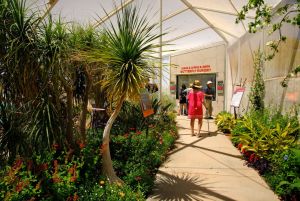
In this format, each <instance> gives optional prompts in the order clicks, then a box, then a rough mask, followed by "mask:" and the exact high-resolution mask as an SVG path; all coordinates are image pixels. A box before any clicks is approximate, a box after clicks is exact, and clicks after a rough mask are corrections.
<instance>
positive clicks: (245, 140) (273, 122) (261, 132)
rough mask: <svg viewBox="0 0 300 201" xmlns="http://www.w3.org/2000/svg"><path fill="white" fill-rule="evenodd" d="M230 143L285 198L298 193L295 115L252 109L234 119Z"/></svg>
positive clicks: (299, 175)
mask: <svg viewBox="0 0 300 201" xmlns="http://www.w3.org/2000/svg"><path fill="white" fill-rule="evenodd" d="M232 133H233V138H232V140H233V143H234V144H235V145H238V148H239V149H241V151H242V153H243V154H244V156H245V158H246V159H247V160H248V164H249V165H251V166H253V167H255V168H256V169H258V170H259V172H260V173H261V174H263V176H264V177H265V178H266V181H267V182H268V183H269V185H270V186H271V188H272V189H273V190H274V191H275V192H276V193H277V194H278V195H280V196H281V197H282V199H284V200H292V199H293V197H297V196H299V193H300V188H299V178H300V152H299V144H298V140H299V136H300V125H299V121H298V119H297V114H296V115H295V116H291V114H289V115H282V114H280V113H278V112H277V111H271V110H267V109H265V110H263V111H252V112H250V113H249V114H247V115H245V116H244V117H243V118H242V119H239V120H238V121H237V124H236V126H235V128H234V129H233V132H232Z"/></svg>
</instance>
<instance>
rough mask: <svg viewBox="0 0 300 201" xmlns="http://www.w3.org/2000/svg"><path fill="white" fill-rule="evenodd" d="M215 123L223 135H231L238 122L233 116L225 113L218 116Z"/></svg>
mask: <svg viewBox="0 0 300 201" xmlns="http://www.w3.org/2000/svg"><path fill="white" fill-rule="evenodd" d="M215 123H216V125H217V127H218V130H220V131H222V132H223V133H231V132H232V129H233V128H234V126H235V124H236V120H235V119H234V116H233V115H232V114H230V113H229V112H226V111H223V112H220V113H219V114H217V116H216V119H215Z"/></svg>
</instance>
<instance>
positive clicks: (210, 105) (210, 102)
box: [208, 100, 213, 117]
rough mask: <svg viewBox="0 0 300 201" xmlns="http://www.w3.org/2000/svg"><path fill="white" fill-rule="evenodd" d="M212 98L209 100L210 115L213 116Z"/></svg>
mask: <svg viewBox="0 0 300 201" xmlns="http://www.w3.org/2000/svg"><path fill="white" fill-rule="evenodd" d="M212 110H213V108H212V100H208V115H209V116H208V117H211V116H212Z"/></svg>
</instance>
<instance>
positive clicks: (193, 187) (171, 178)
mask: <svg viewBox="0 0 300 201" xmlns="http://www.w3.org/2000/svg"><path fill="white" fill-rule="evenodd" d="M158 173H159V174H160V178H158V180H157V185H156V187H157V188H155V189H154V190H153V194H152V198H154V199H156V200H165V201H181V200H185V201H192V200H196V201H201V200H203V199H205V198H206V199H207V198H208V197H207V195H209V197H210V198H211V197H215V198H218V199H220V200H224V201H235V200H234V199H231V198H229V197H227V196H225V195H222V194H219V193H217V192H216V191H214V190H212V189H210V188H208V187H205V186H207V185H208V184H207V183H205V181H204V180H201V179H200V178H199V177H195V176H193V177H192V176H190V175H188V174H182V175H171V174H168V173H166V172H163V171H159V172H158Z"/></svg>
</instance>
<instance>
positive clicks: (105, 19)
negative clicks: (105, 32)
mask: <svg viewBox="0 0 300 201" xmlns="http://www.w3.org/2000/svg"><path fill="white" fill-rule="evenodd" d="M133 1H134V0H127V1H125V2H124V3H122V4H121V5H120V6H118V7H117V8H116V9H114V10H113V11H111V12H110V13H108V14H107V15H106V16H105V17H104V18H101V19H100V20H98V21H97V22H96V23H95V24H94V26H93V27H95V28H96V27H98V26H100V25H101V24H103V23H104V22H106V21H107V20H108V19H109V18H111V17H112V16H113V15H115V14H116V13H117V12H119V11H120V10H122V9H123V8H124V7H126V6H127V5H128V4H130V3H132V2H133Z"/></svg>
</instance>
